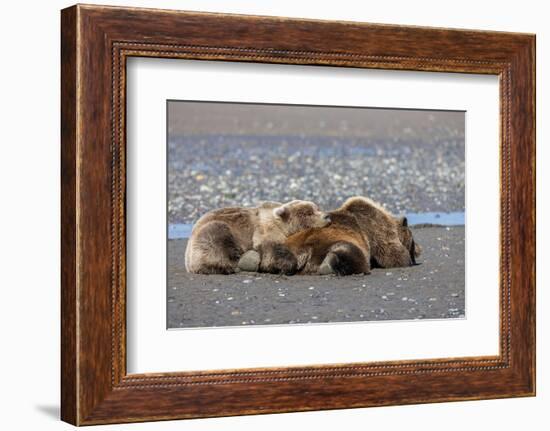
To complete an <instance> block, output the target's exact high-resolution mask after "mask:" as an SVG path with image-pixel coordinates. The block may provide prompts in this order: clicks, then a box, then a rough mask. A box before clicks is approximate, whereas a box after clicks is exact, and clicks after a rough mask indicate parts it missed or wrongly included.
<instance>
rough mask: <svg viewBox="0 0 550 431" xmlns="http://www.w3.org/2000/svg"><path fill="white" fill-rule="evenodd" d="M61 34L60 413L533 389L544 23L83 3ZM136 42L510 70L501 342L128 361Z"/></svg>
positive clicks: (333, 61) (242, 57)
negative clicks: (129, 128) (129, 169)
mask: <svg viewBox="0 0 550 431" xmlns="http://www.w3.org/2000/svg"><path fill="white" fill-rule="evenodd" d="M205 29H208V31H205ZM61 37H62V43H61V45H62V104H61V105H62V155H61V158H62V419H63V420H65V421H67V422H70V423H73V424H77V425H85V424H99V423H112V422H135V421H145V420H161V419H175V418H189V417H207V416H222V415H238V414H253V413H271V412H286V411H301V410H304V411H305V410H317V409H333V408H334V409H335V408H351V407H365V406H377V405H390V404H411V403H421V402H440V401H448V400H468V399H480V398H501V397H510V396H528V395H533V394H534V391H535V378H534V376H535V290H534V289H535V142H534V121H535V112H534V109H535V108H534V97H535V87H534V84H535V77H534V70H535V68H534V66H535V38H534V36H533V35H525V34H512V33H499V32H480V31H469V30H449V29H433V28H423V27H402V26H389V25H375V24H360V23H350V22H331V21H312V20H296V19H285V18H273V17H251V16H240V15H219V14H204V13H188V12H177V11H162V10H147V9H132V8H117V7H100V6H80V5H79V6H74V7H72V8H68V9H65V10H63V11H62V32H61ZM130 56H147V57H165V58H182V59H199V60H204V61H209V60H218V61H245V62H263V63H285V64H301V65H312V66H315V65H332V66H339V67H359V68H379V69H402V70H426V71H445V72H463V73H484V74H495V75H499V76H500V89H501V92H500V104H501V219H500V226H501V264H500V274H501V280H500V292H501V297H500V298H501V305H500V316H501V328H500V337H501V342H500V354H499V356H497V357H483V358H479V357H467V358H442V359H439V360H438V359H432V360H422V361H401V362H382V363H363V364H337V365H327V366H304V367H293V368H268V369H246V370H223V371H209V370H205V371H203V372H181V373H155V374H140V375H137V374H134V375H127V374H126V365H125V364H126V349H125V345H126V339H125V334H126V320H125V315H126V314H125V313H126V311H125V307H126V303H125V298H126V284H125V283H126V260H125V247H126V245H125V193H126V171H125V154H126V138H125V129H126V126H125V124H126V111H125V100H126V69H125V68H126V59H127V58H128V57H130ZM495 222H497V220H495Z"/></svg>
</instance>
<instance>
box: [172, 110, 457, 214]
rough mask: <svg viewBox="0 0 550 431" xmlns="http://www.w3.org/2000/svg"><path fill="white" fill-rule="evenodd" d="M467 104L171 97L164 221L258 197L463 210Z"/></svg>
mask: <svg viewBox="0 0 550 431" xmlns="http://www.w3.org/2000/svg"><path fill="white" fill-rule="evenodd" d="M464 121H465V120H464V113H463V112H450V111H448V112H443V111H410V110H387V109H385V110H384V109H358V108H311V107H309V108H303V107H288V106H285V107H280V106H272V105H267V106H266V105H246V104H244V105H238V104H216V103H181V102H171V103H170V104H169V133H168V221H169V223H170V224H174V223H189V224H192V223H194V222H196V221H197V219H198V218H199V217H200V216H201V215H202V214H204V213H205V212H207V211H210V210H212V209H216V208H221V207H230V206H252V205H256V204H257V203H258V202H259V201H262V200H271V201H280V202H286V201H290V200H293V199H304V200H312V201H314V202H315V203H317V204H318V205H319V206H320V207H321V208H323V209H326V210H330V209H335V208H337V207H338V206H340V205H341V204H342V203H343V202H344V201H345V199H346V198H348V197H351V196H357V195H360V196H368V197H370V198H372V199H374V200H376V201H379V202H381V203H382V204H383V205H385V206H386V208H388V209H389V210H390V211H391V212H393V213H394V214H396V215H398V214H403V213H426V212H446V213H449V212H457V211H458V212H464V209H465V203H464V193H465V182H464V155H465V153H464V148H465V147H464V130H465V129H464Z"/></svg>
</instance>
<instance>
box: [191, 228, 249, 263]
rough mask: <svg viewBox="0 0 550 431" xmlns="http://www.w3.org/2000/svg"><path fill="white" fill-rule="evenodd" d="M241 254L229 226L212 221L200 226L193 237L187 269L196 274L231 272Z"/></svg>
mask: <svg viewBox="0 0 550 431" xmlns="http://www.w3.org/2000/svg"><path fill="white" fill-rule="evenodd" d="M242 254H243V250H242V248H241V247H240V246H239V244H238V243H237V241H236V239H235V237H234V236H233V233H232V232H231V229H230V228H229V226H228V225H227V224H225V223H223V222H219V221H213V222H210V223H208V224H206V225H205V226H204V227H202V228H201V230H200V232H198V233H197V237H196V238H194V241H193V249H192V259H191V264H190V265H189V266H190V267H189V268H188V270H189V272H194V273H198V274H232V273H234V272H235V270H236V269H237V263H238V262H239V259H240V257H241V255H242Z"/></svg>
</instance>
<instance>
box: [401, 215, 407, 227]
mask: <svg viewBox="0 0 550 431" xmlns="http://www.w3.org/2000/svg"><path fill="white" fill-rule="evenodd" d="M399 224H400V225H401V226H403V227H407V226H408V225H409V221H408V220H407V217H401V218H400V219H399Z"/></svg>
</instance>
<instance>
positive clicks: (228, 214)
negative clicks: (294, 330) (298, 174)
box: [185, 200, 330, 274]
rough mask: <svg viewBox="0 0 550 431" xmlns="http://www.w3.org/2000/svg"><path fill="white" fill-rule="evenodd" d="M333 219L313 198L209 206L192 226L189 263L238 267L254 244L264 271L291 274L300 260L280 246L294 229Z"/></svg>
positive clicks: (225, 270)
mask: <svg viewBox="0 0 550 431" xmlns="http://www.w3.org/2000/svg"><path fill="white" fill-rule="evenodd" d="M329 222H330V220H329V218H328V216H327V215H326V213H324V212H321V211H319V208H318V207H317V205H315V204H314V203H313V202H308V201H298V200H296V201H292V202H288V203H286V204H281V203H278V202H266V203H263V204H261V205H260V206H258V207H256V208H243V207H236V208H222V209H218V210H214V211H210V212H208V213H206V214H205V215H203V216H202V217H201V218H200V219H199V220H198V221H197V223H196V224H195V226H194V227H193V230H192V232H191V237H190V238H189V242H188V243H187V248H186V251H185V267H186V269H187V271H189V272H192V273H200V274H231V273H233V272H235V271H236V270H237V268H238V262H239V259H240V258H241V256H242V255H243V253H244V252H246V251H248V250H251V249H254V250H257V251H258V252H259V254H260V266H259V270H260V271H262V272H271V273H274V272H282V273H285V274H292V273H294V272H296V268H297V262H296V259H295V258H294V256H293V255H292V254H290V253H289V251H288V249H286V248H285V247H284V246H281V245H282V244H283V243H284V242H285V240H286V238H287V237H288V236H290V235H292V234H294V233H296V232H299V231H301V230H304V229H309V228H315V227H323V226H326V225H327V224H328V223H329Z"/></svg>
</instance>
